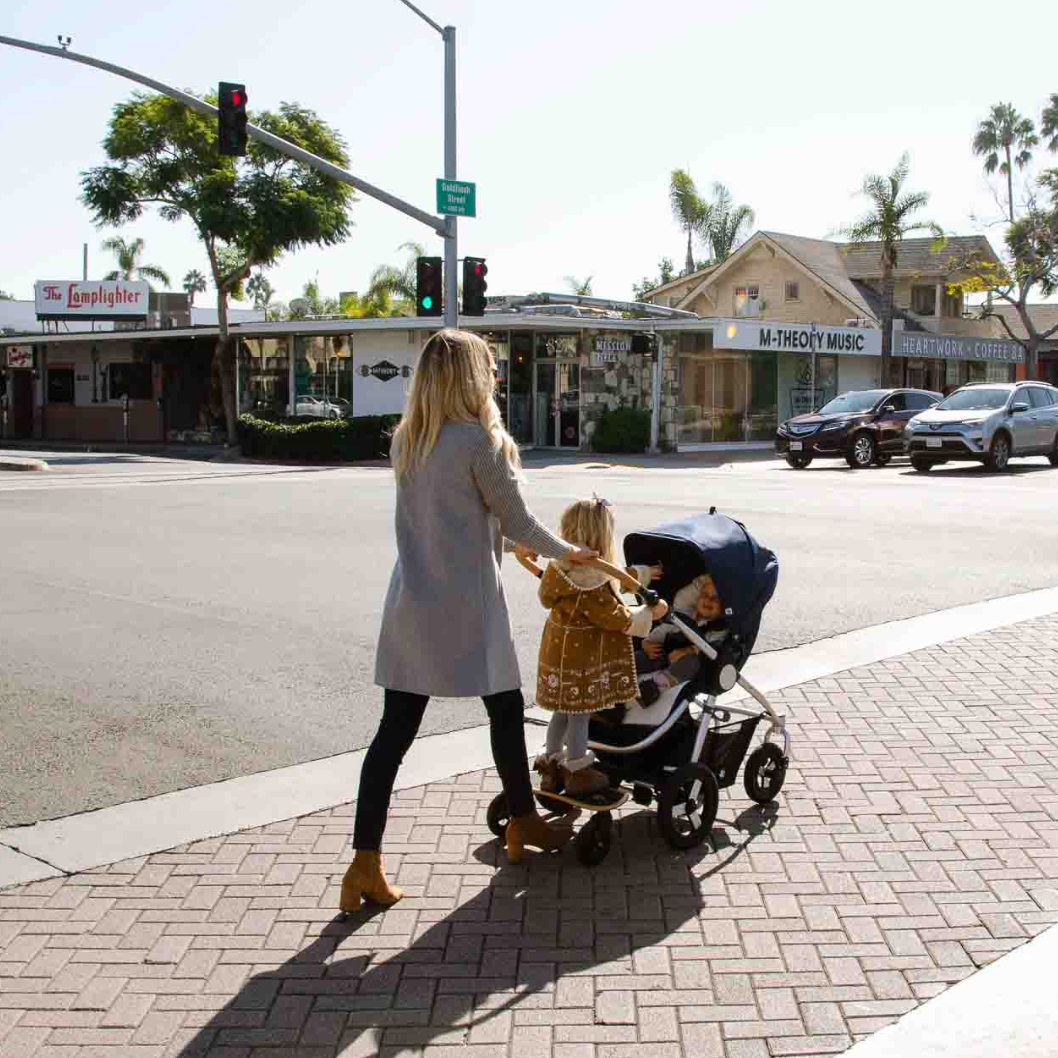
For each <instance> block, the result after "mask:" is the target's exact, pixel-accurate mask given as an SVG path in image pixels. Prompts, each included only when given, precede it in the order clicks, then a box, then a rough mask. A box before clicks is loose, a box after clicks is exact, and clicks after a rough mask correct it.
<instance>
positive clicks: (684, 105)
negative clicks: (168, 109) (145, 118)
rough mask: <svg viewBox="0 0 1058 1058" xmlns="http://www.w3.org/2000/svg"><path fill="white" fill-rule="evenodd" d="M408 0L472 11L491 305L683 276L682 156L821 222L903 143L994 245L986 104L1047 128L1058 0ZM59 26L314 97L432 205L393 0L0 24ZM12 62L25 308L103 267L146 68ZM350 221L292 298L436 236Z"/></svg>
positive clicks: (418, 43) (314, 260) (2, 50)
mask: <svg viewBox="0 0 1058 1058" xmlns="http://www.w3.org/2000/svg"><path fill="white" fill-rule="evenodd" d="M419 6H420V7H422V8H423V10H425V12H426V13H427V14H428V15H430V16H431V17H432V18H433V19H434V20H435V21H436V22H439V23H441V24H451V25H454V26H456V28H457V45H458V58H457V71H458V113H459V119H458V121H459V126H458V138H457V139H458V174H459V178H460V179H462V180H471V181H474V182H476V184H477V212H478V216H477V218H476V219H467V220H463V221H461V222H460V228H459V253H460V256H462V255H463V254H464V253H465V254H469V255H472V256H478V257H485V258H487V260H488V266H489V275H488V283H489V291H488V292H489V294H490V295H495V294H514V293H527V292H530V291H543V290H550V291H564V290H566V289H567V287H566V280H565V277H567V276H571V275H572V276H576V277H578V278H581V279H583V278H584V277H587V276H591V277H592V287H593V290H594V292H595V293H596V294H597V295H602V296H607V297H614V298H627V297H630V296H631V289H632V284H633V283H634V282H636V281H638V280H640V279H641V278H642V277H644V276H654V275H656V274H657V262H658V259H659V258H660V257H662V256H667V257H670V258H672V259H673V260H674V261H675V262H676V264H677V266H679V265H680V264H681V263H682V261H683V257H684V246H685V239H684V238H683V237H682V236H681V233H680V231H679V229H678V228H677V226H676V225H675V223H674V222H673V220H672V217H671V214H670V210H669V205H668V195H667V190H668V180H669V175H670V173H671V171H672V169H674V168H677V167H679V168H685V169H688V170H689V171H690V173H691V175H692V176H693V177H694V179H695V181H696V182H697V184H698V186H699V188H700V189H702V190H708V188H709V187H710V186H711V184H712V183H713V182H714V181H721V182H723V183H724V184H725V185H727V187H728V188H730V190H731V192H732V194H733V195H734V197H735V200H736V202H739V203H746V204H748V205H750V206H751V207H752V208H753V209H754V211H755V213H756V224H755V227H756V228H761V229H765V230H773V231H781V232H788V233H792V234H796V235H803V236H810V237H819V238H823V237H826V236H828V235H829V234H831V233H833V232H834V231H835V230H836V229H838V228H840V227H841V226H843V225H846V224H848V223H850V222H852V221H853V220H855V219H857V218H858V217H859V216H860V215H861V213H862V212H863V211H864V208H865V202H864V200H863V199H862V198H861V197H858V196H857V194H856V192H857V189H858V188H859V187H860V185H861V184H862V182H863V177H864V176H865V174H867V173H872V172H888V171H889V170H890V169H891V168H892V167H893V165H894V164H895V163H896V161H897V160H898V158H899V157H900V155H901V153H902V152H904V151H905V150H906V151H908V152H910V156H911V175H910V179H909V182H908V186H909V187H910V188H911V189H914V190H923V191H928V192H929V193H930V195H931V199H930V203H929V206H928V208H927V210H925V211H924V212H923V217H926V218H928V219H930V220H935V221H936V222H938V223H939V224H941V225H942V226H943V227H944V229H945V230H946V231H949V232H951V233H953V234H975V233H982V234H987V235H989V237H990V238H991V239H992V242H993V245H994V246H996V248H997V249H998V248H999V247H1000V245H1001V234H1000V233H1001V228H999V227H996V226H991V227H989V226H988V222H993V223H994V221H995V220H996V219H997V217H998V216H999V213H1000V210H999V207H997V205H996V199H995V196H994V193H993V191H992V189H991V187H990V182H989V180H988V178H986V177H985V176H984V174H983V172H982V168H981V162H980V159H978V158H975V157H974V156H973V154H972V152H971V150H970V142H971V139H972V137H973V133H974V129H975V127H976V124H977V122H978V121H979V120H980V119H981V118H982V117H984V116H985V115H986V114H987V112H988V108H989V107H990V106H991V105H992V104H993V103H997V102H1011V103H1013V104H1014V105H1015V106H1016V107H1017V108H1018V109H1019V110H1020V111H1022V112H1023V113H1024V114H1026V115H1027V116H1029V117H1032V118H1033V119H1034V120H1035V121H1037V122H1038V121H1039V115H1040V111H1041V109H1042V108H1043V106H1045V105H1046V103H1047V100H1048V98H1049V96H1050V94H1051V93H1055V92H1058V71H1056V67H1055V65H1054V62H1053V49H1052V42H1053V41H1054V40H1055V39H1056V38H1058V4H1056V3H1054V0H1018V4H1017V12H1018V25H1017V31H1016V33H1015V34H1014V36H1013V38H1010V37H1008V36H1007V34H1006V30H1005V29H1004V27H1003V24H1002V18H1003V16H1002V9H1001V8H999V7H998V6H997V5H996V4H995V3H988V4H986V3H978V2H975V0H965V2H963V3H961V4H958V5H955V6H952V5H950V4H941V3H937V2H933V0H913V2H909V0H891V2H889V3H888V4H886V5H883V6H882V7H878V6H877V5H874V4H868V3H866V2H864V0H843V2H842V0H833V2H832V0H810V2H809V3H807V4H804V3H802V4H791V3H788V2H785V0H741V2H740V3H737V4H734V3H733V4H725V5H720V4H716V3H702V2H701V0H661V2H660V3H656V4H653V5H644V4H643V3H632V2H630V0H533V2H532V3H530V4H525V3H517V4H516V3H513V2H512V0H420V2H419ZM59 33H62V34H64V35H69V36H71V37H72V38H73V44H72V46H71V47H72V50H74V51H77V52H81V53H84V54H88V55H91V56H93V57H96V58H100V59H105V60H108V61H110V62H114V63H117V64H119V65H123V66H127V67H131V68H133V69H136V70H138V71H139V72H142V73H145V74H147V75H149V76H153V77H155V78H156V79H158V80H160V81H162V82H164V83H167V84H171V85H174V86H176V87H178V88H183V89H185V90H188V91H191V92H194V93H195V94H199V95H201V94H204V93H205V92H207V91H211V90H213V91H215V90H216V85H217V82H218V81H222V80H224V81H235V82H244V83H245V84H246V86H247V94H248V97H249V101H250V109H251V118H252V111H253V108H254V107H266V108H267V107H274V106H276V105H277V104H278V103H279V102H281V101H293V102H298V103H300V104H302V105H304V106H307V107H310V108H312V109H314V110H316V111H317V112H318V113H319V114H320V115H321V116H322V117H323V118H324V119H325V120H327V121H328V122H330V123H331V124H332V125H333V126H334V127H335V128H337V129H338V130H339V131H340V132H341V133H342V135H343V136H344V137H345V139H346V141H347V142H348V145H349V155H350V170H351V171H352V172H353V173H354V174H356V175H357V176H359V177H362V178H363V179H365V180H368V181H370V182H371V183H373V184H376V185H378V186H380V187H382V188H384V189H386V190H387V191H390V192H391V193H393V194H396V195H398V196H400V197H401V198H404V199H405V200H407V201H410V202H412V203H413V204H415V205H417V206H419V207H420V208H423V209H425V210H427V211H428V212H431V213H432V212H433V211H434V205H435V203H434V182H435V179H436V178H437V177H439V176H442V175H443V161H444V145H443V54H444V49H443V43H442V41H441V38H440V36H439V35H438V34H437V33H436V32H435V31H434V30H433V29H431V28H430V27H429V26H428V25H426V24H425V23H423V22H422V21H420V20H419V19H418V18H417V17H416V16H415V14H414V13H413V12H411V11H410V10H408V8H407V7H405V6H404V4H402V3H401V2H400V0H351V2H350V0H346V2H344V3H337V2H324V0H314V2H313V3H311V4H308V3H304V4H296V3H294V4H292V3H290V2H289V0H288V2H279V0H256V2H255V3H253V4H252V5H251V4H247V3H236V4H217V3H215V2H211V3H206V2H204V0H182V2H181V3H180V4H179V5H177V6H175V7H173V6H164V5H162V6H152V5H145V6H143V7H141V8H139V9H137V8H135V7H134V6H130V5H127V4H117V3H114V2H113V0H96V3H94V4H85V3H76V4H75V3H73V2H71V0H52V2H51V3H49V4H47V5H43V4H40V3H39V2H38V0H6V3H5V4H4V5H3V13H2V16H0V34H2V35H5V36H11V37H18V38H21V39H25V40H31V41H34V42H37V43H45V44H54V43H55V38H56V35H57V34H59ZM1008 39H1009V40H1010V41H1011V43H1010V45H1009V46H1007V44H1006V40H1008ZM0 76H2V80H3V85H4V88H3V91H2V92H0V133H2V136H3V141H2V142H3V151H2V157H3V159H4V163H3V164H2V165H0V221H2V231H3V253H0V290H4V291H7V292H9V293H11V294H14V295H15V296H16V297H24V298H25V297H31V296H32V289H33V283H34V281H35V280H37V279H79V278H80V277H81V269H82V245H83V244H84V243H88V247H89V271H88V274H89V278H101V277H102V276H103V275H104V274H105V273H106V272H107V271H109V270H110V269H111V267H113V263H112V259H111V258H109V257H108V256H107V255H105V254H104V253H103V252H102V251H101V250H100V243H101V241H102V240H103V239H104V238H106V237H107V235H110V234H114V233H115V232H114V230H113V229H111V230H107V231H100V230H98V229H96V228H95V227H94V226H93V225H92V222H91V217H90V215H89V213H88V212H87V210H86V209H85V208H84V207H83V206H82V205H81V204H80V202H79V201H78V194H79V174H80V173H81V171H82V170H84V169H86V168H88V167H90V166H93V165H99V164H102V163H103V162H104V161H105V158H104V154H103V151H102V147H101V142H102V139H103V137H104V135H105V132H106V126H107V121H108V119H109V116H110V113H111V109H112V108H113V106H114V104H115V103H117V102H119V101H121V100H123V99H125V98H127V97H128V96H129V94H130V93H131V92H132V91H133V90H134V86H133V85H132V84H131V83H129V82H126V81H123V80H121V79H119V78H116V77H114V76H112V75H110V74H106V73H103V72H100V71H97V70H93V69H90V68H88V67H83V66H77V65H74V64H72V63H65V62H63V61H62V60H59V59H56V58H52V57H49V56H44V55H37V54H33V53H29V52H24V51H19V50H16V49H13V48H7V47H0ZM1037 158H1038V162H1039V163H1040V164H1042V165H1058V155H1049V154H1047V153H1046V152H1045V151H1043V150H1040V151H1039V152H1037ZM351 215H352V219H353V221H354V224H355V227H354V228H353V229H352V234H351V236H350V238H349V239H348V240H347V241H346V242H345V243H343V244H342V245H340V246H337V247H332V248H330V249H325V250H316V249H308V250H304V251H302V252H300V253H298V254H296V255H289V256H287V257H285V258H283V259H282V260H281V261H280V262H279V264H278V265H277V266H276V267H275V268H274V269H272V270H271V272H270V273H269V279H270V281H271V283H272V285H273V286H274V287H275V288H276V290H277V293H278V296H279V297H280V298H281V299H283V300H289V299H290V298H292V297H296V296H298V295H299V294H300V292H301V289H302V287H303V285H304V284H305V282H307V281H309V280H312V279H315V278H317V277H318V280H319V284H320V288H321V290H322V292H323V293H325V294H337V293H338V292H339V291H348V290H358V291H363V290H364V289H366V286H367V282H368V278H369V276H370V274H371V272H372V270H373V269H374V268H375V267H376V266H377V265H379V264H381V263H390V264H396V265H401V264H403V263H404V261H405V259H406V256H407V255H406V252H404V251H401V250H400V249H399V247H400V246H401V244H402V243H405V242H408V241H412V240H414V241H418V242H422V243H423V244H425V246H426V247H427V250H428V251H429V252H433V253H436V254H438V255H441V254H442V253H443V248H442V245H441V242H442V241H441V239H440V238H438V237H437V236H436V235H434V233H433V232H432V231H430V230H429V229H428V228H426V227H424V226H422V225H420V224H418V223H417V222H416V221H413V220H410V219H408V218H406V217H404V216H403V215H402V214H400V213H397V212H395V211H393V210H391V209H389V208H388V207H386V206H384V205H382V204H381V203H379V202H376V201H374V200H372V199H370V198H366V197H363V196H360V198H359V200H358V201H357V202H356V204H355V205H354V206H353V208H352V214H351ZM117 233H118V234H122V235H124V236H126V237H129V238H134V237H137V236H139V237H141V238H143V239H144V240H145V242H146V254H145V260H146V261H147V262H148V263H152V264H157V265H160V266H162V267H163V268H164V269H165V270H166V271H168V272H169V273H170V274H171V275H172V276H173V278H174V280H176V285H177V286H178V285H179V278H180V277H182V276H183V275H184V274H185V272H187V271H188V270H189V269H192V268H197V269H199V270H200V271H202V272H203V273H204V274H207V275H208V274H209V269H208V264H207V261H206V258H205V252H204V250H203V248H202V246H201V244H200V243H199V242H198V241H197V239H196V238H195V235H194V232H193V229H192V228H191V226H190V224H189V223H188V222H187V221H181V222H178V223H175V224H174V223H170V222H166V221H163V220H161V219H160V218H158V217H157V216H145V217H144V218H142V219H140V220H138V221H136V222H135V223H134V224H132V225H128V226H126V227H125V228H124V229H121V230H120V231H118V232H117ZM699 252H700V253H701V256H704V252H702V251H699ZM212 296H213V294H212V289H211V290H210V292H208V293H207V294H206V295H204V296H200V302H202V301H204V300H205V299H206V298H210V297H212Z"/></svg>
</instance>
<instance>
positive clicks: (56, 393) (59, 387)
mask: <svg viewBox="0 0 1058 1058" xmlns="http://www.w3.org/2000/svg"><path fill="white" fill-rule="evenodd" d="M73 379H74V374H73V368H72V367H49V368H48V403H49V404H73Z"/></svg>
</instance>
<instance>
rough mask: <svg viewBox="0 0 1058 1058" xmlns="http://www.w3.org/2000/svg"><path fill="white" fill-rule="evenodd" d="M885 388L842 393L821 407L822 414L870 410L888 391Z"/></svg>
mask: <svg viewBox="0 0 1058 1058" xmlns="http://www.w3.org/2000/svg"><path fill="white" fill-rule="evenodd" d="M888 392H889V391H888V390H885V389H861V390H858V391H857V392H854V393H842V394H841V396H840V397H835V398H834V399H833V400H831V401H828V402H827V403H826V404H824V405H823V407H822V408H820V409H819V414H820V415H838V414H840V413H841V412H857V411H870V410H871V408H873V407H874V406H875V404H877V403H878V401H879V400H881V399H882V397H883V396H885V394H886V393H888Z"/></svg>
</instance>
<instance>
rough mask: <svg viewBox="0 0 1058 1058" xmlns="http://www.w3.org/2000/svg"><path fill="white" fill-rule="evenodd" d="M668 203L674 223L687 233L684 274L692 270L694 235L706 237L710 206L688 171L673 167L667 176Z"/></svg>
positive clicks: (701, 237)
mask: <svg viewBox="0 0 1058 1058" xmlns="http://www.w3.org/2000/svg"><path fill="white" fill-rule="evenodd" d="M669 204H670V206H671V207H672V216H673V219H674V220H675V221H676V223H677V224H678V225H679V226H680V227H681V228H682V229H683V230H684V231H685V232H686V233H687V259H686V262H685V265H684V271H683V274H684V275H690V274H691V273H692V272H693V271H694V247H693V240H694V236H697V237H698V238H699V239H706V238H708V232H709V221H710V207H709V204H708V203H707V202H706V201H705V200H704V199H703V198H702V196H701V195H699V194H698V188H697V187H695V185H694V181H693V180H692V179H691V176H690V174H689V173H686V172H684V171H683V170H682V169H673V170H672V176H671V177H670V178H669Z"/></svg>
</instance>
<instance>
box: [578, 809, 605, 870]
mask: <svg viewBox="0 0 1058 1058" xmlns="http://www.w3.org/2000/svg"><path fill="white" fill-rule="evenodd" d="M612 842H613V816H611V815H610V813H609V812H599V813H597V814H596V815H594V816H592V818H591V819H590V820H589V821H588V822H587V823H585V824H584V826H583V827H581V830H580V833H579V834H578V835H577V838H576V842H575V844H576V846H577V859H579V860H580V862H581V863H583V864H584V866H585V867H597V866H598V865H599V864H600V863H602V861H603V860H605V859H606V856H607V854H608V853H609V851H610V845H611V844H612Z"/></svg>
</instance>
